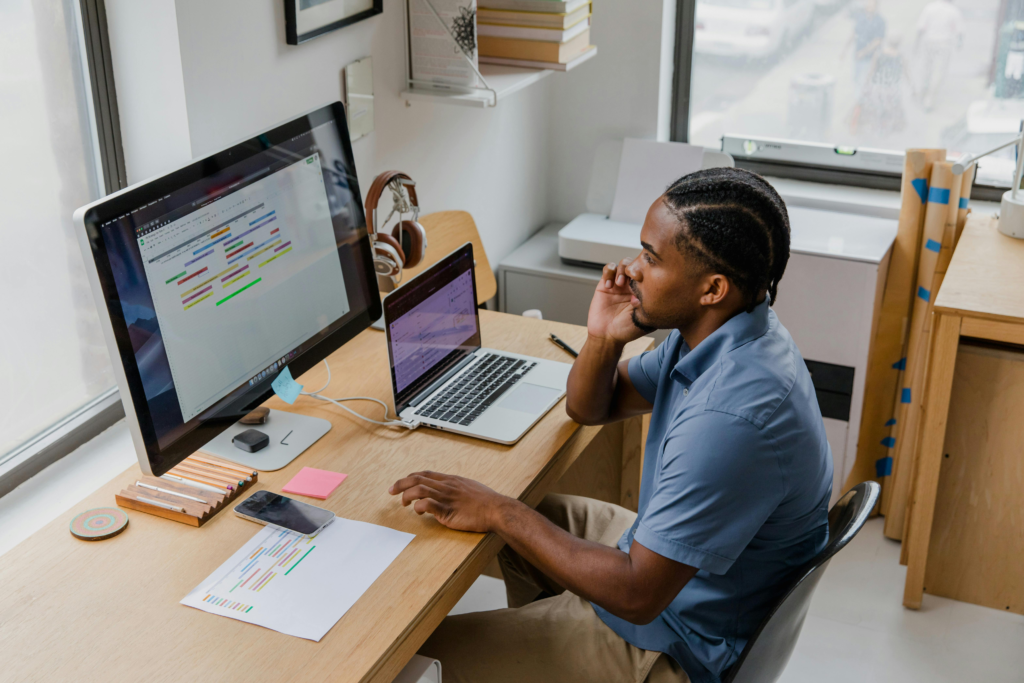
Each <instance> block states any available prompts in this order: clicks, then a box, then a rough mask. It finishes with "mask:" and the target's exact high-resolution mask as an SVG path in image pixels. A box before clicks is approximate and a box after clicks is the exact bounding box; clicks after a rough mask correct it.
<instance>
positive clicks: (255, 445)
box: [231, 429, 270, 453]
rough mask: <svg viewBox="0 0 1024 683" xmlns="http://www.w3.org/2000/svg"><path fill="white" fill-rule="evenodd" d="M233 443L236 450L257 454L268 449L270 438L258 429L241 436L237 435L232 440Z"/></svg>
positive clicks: (246, 431) (245, 432) (247, 430)
mask: <svg viewBox="0 0 1024 683" xmlns="http://www.w3.org/2000/svg"><path fill="white" fill-rule="evenodd" d="M231 443H233V444H235V448H238V449H240V450H243V451H245V452H246V453H255V452H257V451H262V450H263V449H264V448H266V447H267V444H269V443H270V437H269V436H267V435H266V434H264V433H263V432H261V431H259V430H258V429H246V430H245V431H244V432H242V433H241V434H235V436H234V438H232V439H231Z"/></svg>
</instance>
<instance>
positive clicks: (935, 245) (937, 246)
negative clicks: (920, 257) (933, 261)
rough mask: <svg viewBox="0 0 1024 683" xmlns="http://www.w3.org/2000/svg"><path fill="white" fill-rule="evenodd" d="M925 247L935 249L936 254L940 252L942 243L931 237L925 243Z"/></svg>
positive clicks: (929, 249) (930, 249)
mask: <svg viewBox="0 0 1024 683" xmlns="http://www.w3.org/2000/svg"><path fill="white" fill-rule="evenodd" d="M924 248H925V249H927V250H928V251H934V252H935V253H936V254H938V253H939V250H940V249H942V245H941V244H939V243H938V242H936V241H935V240H932V239H930V240H928V241H927V242H925V243H924Z"/></svg>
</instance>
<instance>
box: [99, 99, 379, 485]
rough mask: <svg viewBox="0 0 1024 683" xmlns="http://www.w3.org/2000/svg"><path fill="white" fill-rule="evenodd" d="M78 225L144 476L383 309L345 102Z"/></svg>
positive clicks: (133, 192) (102, 207)
mask: <svg viewBox="0 0 1024 683" xmlns="http://www.w3.org/2000/svg"><path fill="white" fill-rule="evenodd" d="M83 222H84V224H85V228H86V230H87V232H88V236H89V243H90V249H91V252H92V256H93V257H94V259H95V261H96V265H97V273H98V276H99V285H100V287H101V289H102V292H103V298H104V300H105V302H106V306H107V308H108V312H109V313H110V319H111V327H112V332H113V337H114V339H115V341H116V346H117V351H118V355H119V357H120V361H121V364H122V366H123V369H124V374H125V377H124V380H125V382H126V385H127V388H128V390H129V393H130V395H131V398H132V403H133V404H134V412H135V416H136V418H137V420H138V427H139V431H140V435H141V436H142V437H143V441H144V442H145V445H146V451H147V454H148V456H147V457H148V461H149V464H150V467H151V469H152V470H153V471H154V473H162V472H163V471H166V470H167V469H169V468H170V467H173V466H174V465H175V464H176V463H177V462H179V461H180V460H181V459H183V458H184V457H187V456H188V455H189V454H191V453H192V452H194V451H195V450H196V449H197V448H199V447H201V446H202V445H203V444H205V443H206V442H207V441H209V440H210V439H212V438H213V437H214V436H216V435H217V434H219V433H220V432H221V431H223V429H225V428H226V427H227V426H229V425H230V424H232V423H233V422H234V421H235V420H237V419H238V417H239V416H240V415H241V414H244V412H246V411H247V410H248V409H250V408H252V407H255V405H258V404H259V403H260V402H262V401H263V400H265V399H266V398H267V397H269V396H270V394H271V390H270V383H271V382H272V381H273V379H274V378H275V377H276V376H277V375H278V373H279V372H280V371H281V370H283V369H284V367H286V366H290V367H291V369H292V374H293V375H297V373H299V372H302V371H304V370H305V369H308V368H309V367H311V366H312V365H313V364H314V363H316V362H319V361H320V360H322V359H323V358H324V357H325V356H326V355H327V354H328V353H330V352H331V351H333V350H334V349H336V348H337V347H338V346H340V345H341V344H343V343H344V342H345V341H347V340H348V339H350V338H351V337H352V336H354V335H355V334H357V333H358V332H359V331H361V330H362V329H364V328H365V327H366V326H367V325H368V324H369V322H370V321H372V320H373V319H375V318H376V317H379V315H380V301H379V294H378V292H377V287H376V280H375V276H374V275H373V268H372V262H371V257H370V250H369V242H368V238H367V234H366V219H365V216H364V213H363V208H362V203H361V199H360V193H359V187H358V182H357V180H356V171H355V165H354V163H353V161H352V152H351V146H350V143H349V139H348V132H347V129H346V128H345V119H344V113H343V109H342V108H341V105H340V104H337V105H332V106H328V107H325V108H323V109H320V110H318V111H316V112H313V113H312V114H309V115H306V116H303V117H300V118H299V119H296V120H295V121H292V122H289V123H288V124H284V125H283V126H279V127H277V128H275V129H274V130H272V131H268V132H267V133H264V134H262V135H260V136H257V137H255V138H253V139H251V140H248V141H246V142H244V143H242V144H240V145H236V146H235V147H232V148H231V149H229V150H225V151H224V152H221V153H219V154H217V155H214V156H212V157H209V158H207V159H203V160H201V161H198V162H195V163H193V164H191V165H190V166H188V167H186V168H185V169H181V170H179V171H176V172H174V173H172V174H168V175H167V176H164V177H163V178H159V179H157V180H155V181H150V182H147V183H145V184H144V185H141V186H139V187H137V188H129V190H127V191H124V192H122V193H118V195H115V196H112V197H110V198H107V199H106V200H102V201H101V202H99V203H97V204H94V205H92V206H91V207H87V211H85V213H84V216H83ZM122 393H123V392H122ZM127 407H128V406H126V412H128V411H127Z"/></svg>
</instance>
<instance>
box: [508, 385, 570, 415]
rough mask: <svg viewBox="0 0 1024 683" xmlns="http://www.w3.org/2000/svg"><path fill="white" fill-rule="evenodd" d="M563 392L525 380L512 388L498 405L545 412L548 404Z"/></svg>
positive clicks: (529, 411) (513, 408) (528, 411)
mask: <svg viewBox="0 0 1024 683" xmlns="http://www.w3.org/2000/svg"><path fill="white" fill-rule="evenodd" d="M561 393H562V392H560V391H559V390H558V389H552V388H551V387H542V386H540V385H539V384H529V383H527V382H524V383H523V384H520V385H518V386H516V387H515V388H514V389H512V391H510V392H509V394H508V396H506V397H505V399H504V400H502V401H500V402H498V404H497V405H499V406H501V407H502V408H509V409H511V410H518V411H520V412H524V413H533V414H537V413H540V412H543V411H544V409H545V408H547V407H548V404H550V403H551V401H553V400H554V399H555V398H557V397H558V395H559V394H561Z"/></svg>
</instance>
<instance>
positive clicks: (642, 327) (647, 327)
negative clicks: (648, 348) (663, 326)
mask: <svg viewBox="0 0 1024 683" xmlns="http://www.w3.org/2000/svg"><path fill="white" fill-rule="evenodd" d="M629 290H630V291H631V292H633V296H635V297H636V299H637V301H639V302H640V306H643V305H644V300H643V299H641V298H640V292H639V291H637V286H636V283H635V282H633V281H632V280H630V281H629ZM638 310H640V309H639V308H634V309H633V312H632V313H631V314H630V317H631V318H632V319H633V324H634V325H636V327H637V329H638V330H640V331H641V332H643V333H644V334H650V333H651V332H654V331H655V330H656V329H658V328H657V327H652V326H650V325H646V324H644V323H642V322H640V318H639V316H637V314H636V312H637V311H638Z"/></svg>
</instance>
